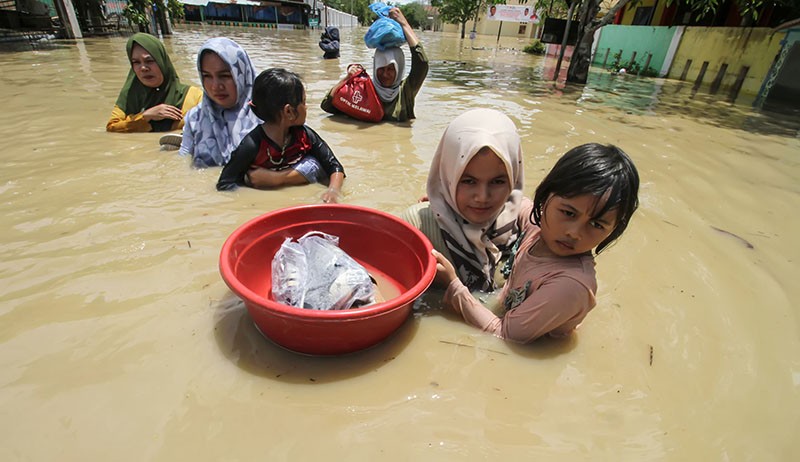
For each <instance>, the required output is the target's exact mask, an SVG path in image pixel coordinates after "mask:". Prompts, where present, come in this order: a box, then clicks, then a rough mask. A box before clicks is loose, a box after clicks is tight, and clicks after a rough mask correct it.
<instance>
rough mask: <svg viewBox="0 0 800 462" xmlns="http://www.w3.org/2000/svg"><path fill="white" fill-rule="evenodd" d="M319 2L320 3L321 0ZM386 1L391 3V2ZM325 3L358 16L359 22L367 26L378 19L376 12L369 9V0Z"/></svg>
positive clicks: (337, 0) (328, 0) (326, 1)
mask: <svg viewBox="0 0 800 462" xmlns="http://www.w3.org/2000/svg"><path fill="white" fill-rule="evenodd" d="M317 3H318V4H319V2H317ZM386 3H387V4H389V3H391V2H386ZM325 4H326V5H328V6H329V7H331V8H333V9H336V10H339V11H342V12H345V13H350V14H352V15H353V16H356V17H358V22H359V23H361V24H363V25H366V26H368V25H370V24H372V23H373V22H374V21H375V20H376V19H377V16H375V13H373V12H372V10H370V9H369V0H325Z"/></svg>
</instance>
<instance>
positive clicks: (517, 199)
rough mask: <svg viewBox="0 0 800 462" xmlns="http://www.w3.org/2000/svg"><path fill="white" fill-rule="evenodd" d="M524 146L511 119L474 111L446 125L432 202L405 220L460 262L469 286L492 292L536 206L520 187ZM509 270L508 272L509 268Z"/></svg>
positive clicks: (432, 177) (431, 184)
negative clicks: (502, 264)
mask: <svg viewBox="0 0 800 462" xmlns="http://www.w3.org/2000/svg"><path fill="white" fill-rule="evenodd" d="M522 187H523V167H522V147H521V145H520V138H519V134H518V133H517V128H516V126H515V125H514V122H512V121H511V119H509V118H508V117H507V116H506V115H505V114H503V113H501V112H499V111H496V110H493V109H473V110H471V111H468V112H466V113H464V114H462V115H460V116H458V117H456V118H455V119H454V120H453V121H452V122H450V125H449V126H448V127H447V129H445V132H444V134H443V135H442V139H441V141H440V142H439V146H438V148H437V149H436V154H435V155H434V158H433V161H432V163H431V169H430V172H429V174H428V188H427V189H428V200H429V201H428V202H420V203H419V204H416V205H414V206H412V207H410V208H409V209H407V210H406V211H405V212H404V213H403V214H402V218H403V219H405V220H406V221H408V222H409V223H411V224H412V225H414V226H415V227H417V228H418V229H420V230H421V231H422V232H423V233H424V234H425V235H426V236H427V237H428V239H430V241H431V243H432V244H433V246H434V248H435V249H436V250H438V251H439V252H441V253H442V254H444V256H445V257H447V259H448V260H450V262H452V263H453V266H455V268H456V271H457V273H458V278H459V279H460V280H461V282H463V283H464V285H465V286H467V287H468V288H469V289H470V290H471V291H476V290H479V291H485V292H490V291H492V290H494V289H495V288H496V287H497V285H496V283H495V273H496V272H497V268H498V266H499V264H500V263H501V261H502V260H505V259H507V258H508V257H509V256H510V255H511V252H512V250H513V246H514V244H515V243H516V242H517V240H518V239H519V237H520V230H521V229H522V228H523V226H522V225H523V223H524V220H528V219H529V217H530V212H531V210H532V203H531V201H530V199H528V198H526V197H524V195H523V191H522ZM506 276H507V274H506Z"/></svg>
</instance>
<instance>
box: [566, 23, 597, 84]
mask: <svg viewBox="0 0 800 462" xmlns="http://www.w3.org/2000/svg"><path fill="white" fill-rule="evenodd" d="M593 43H594V31H593V30H591V29H585V30H584V33H583V36H582V37H581V38H580V41H578V45H577V46H576V47H575V51H573V52H572V59H571V60H570V62H569V69H568V70H567V82H569V83H581V84H583V83H586V80H587V79H588V78H589V68H590V67H591V65H592V63H591V60H592V44H593Z"/></svg>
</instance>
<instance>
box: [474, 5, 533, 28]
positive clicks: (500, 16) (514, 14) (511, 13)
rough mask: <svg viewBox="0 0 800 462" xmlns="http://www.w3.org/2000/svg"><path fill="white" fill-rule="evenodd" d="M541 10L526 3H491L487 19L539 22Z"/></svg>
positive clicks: (487, 11)
mask: <svg viewBox="0 0 800 462" xmlns="http://www.w3.org/2000/svg"><path fill="white" fill-rule="evenodd" d="M539 17H540V15H539V11H536V9H535V8H533V7H532V6H525V5H490V6H489V8H488V9H487V10H486V19H488V20H490V21H514V22H530V23H533V24H539Z"/></svg>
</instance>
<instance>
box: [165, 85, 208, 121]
mask: <svg viewBox="0 0 800 462" xmlns="http://www.w3.org/2000/svg"><path fill="white" fill-rule="evenodd" d="M202 100H203V90H201V89H199V88H197V87H195V86H194V85H193V86H191V87H189V91H188V92H187V93H186V98H184V99H183V106H181V114H182V115H183V118H182V119H181V120H180V121H179V122H178V126H177V127H176V126H174V125H173V127H172V128H173V129H178V128H183V119H184V118H186V113H187V112H189V110H190V109H192V108H193V107H195V106H197V105H198V104H200V101H202Z"/></svg>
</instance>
